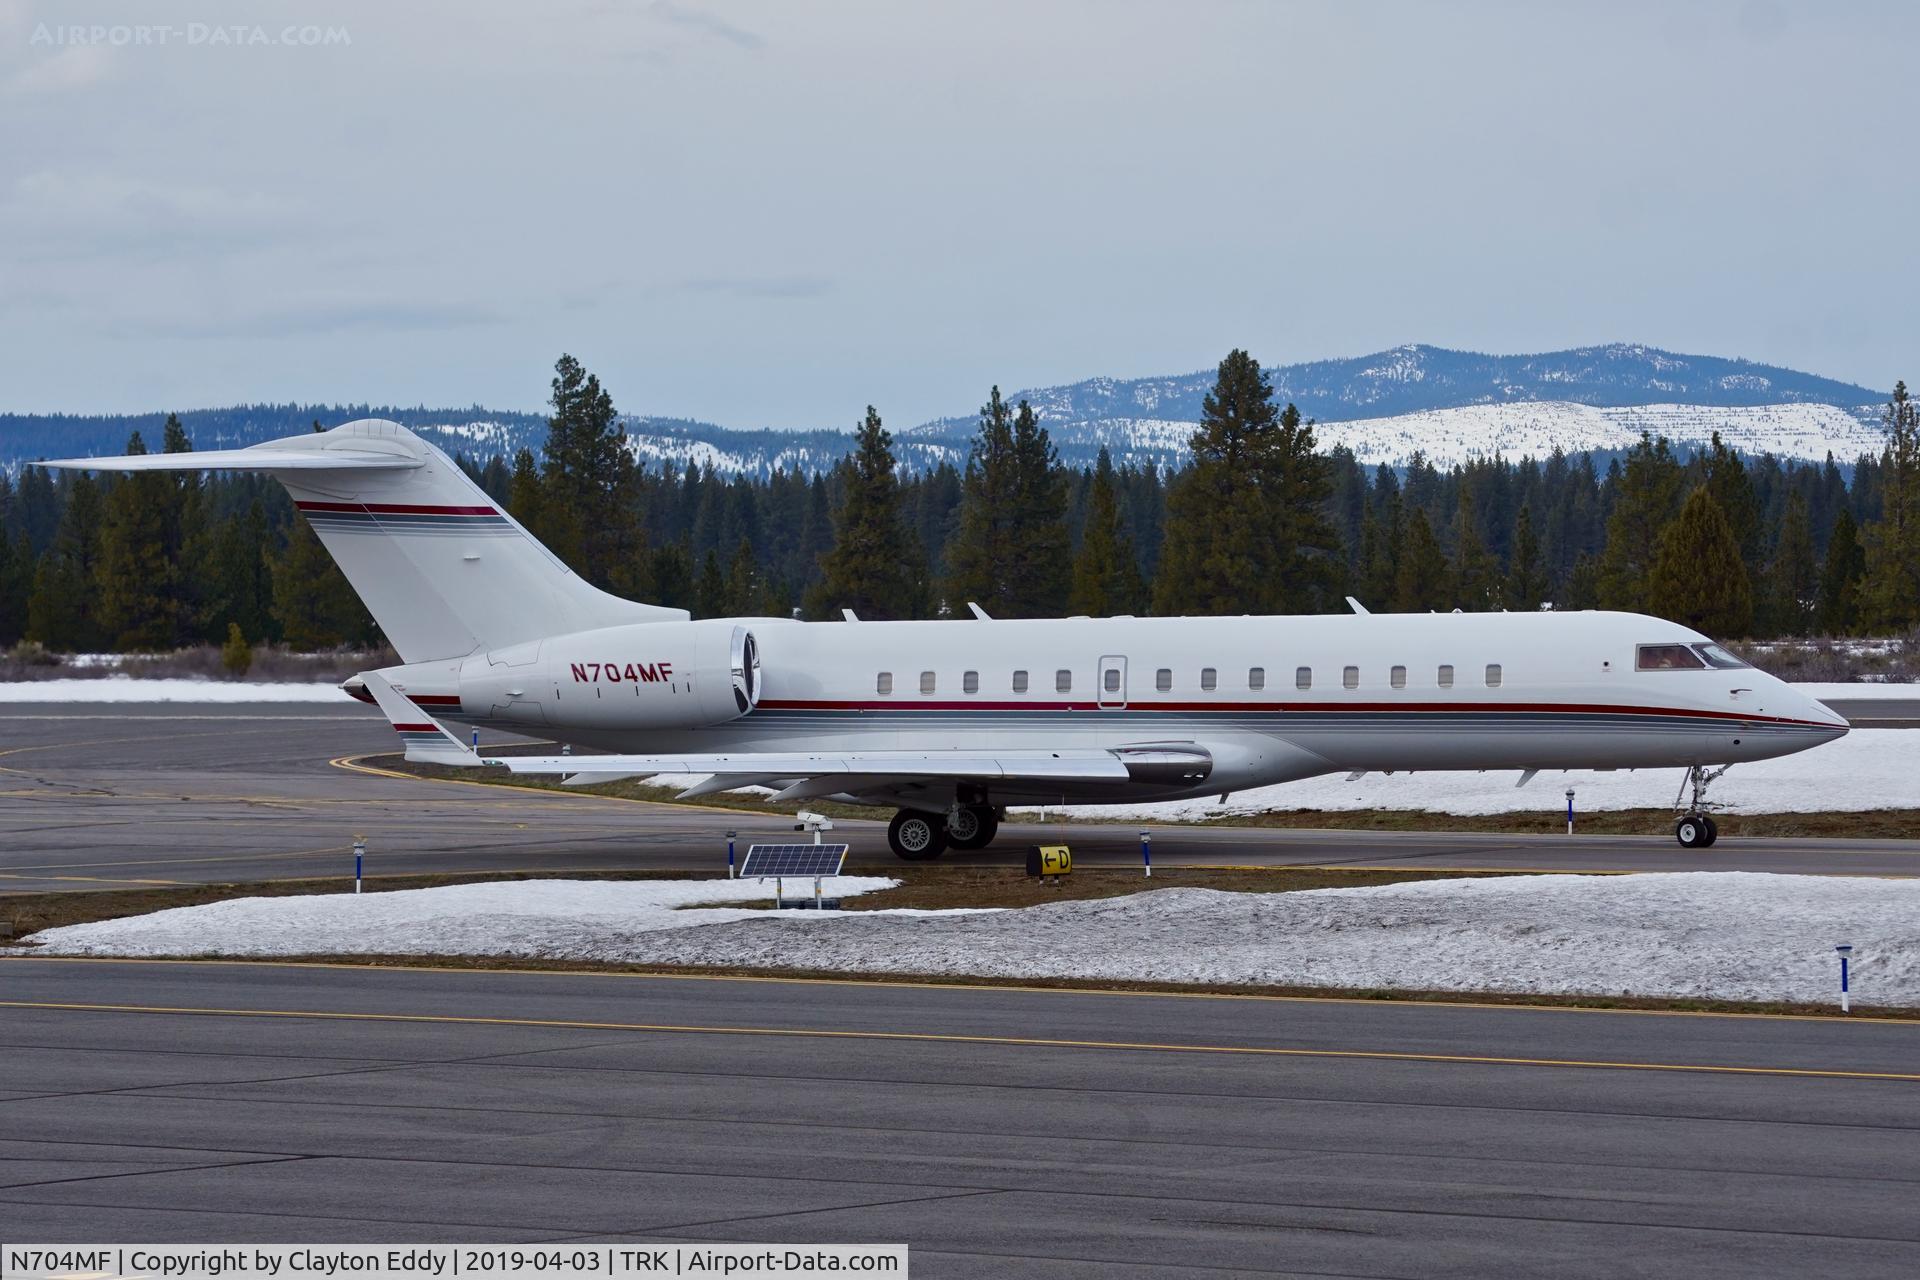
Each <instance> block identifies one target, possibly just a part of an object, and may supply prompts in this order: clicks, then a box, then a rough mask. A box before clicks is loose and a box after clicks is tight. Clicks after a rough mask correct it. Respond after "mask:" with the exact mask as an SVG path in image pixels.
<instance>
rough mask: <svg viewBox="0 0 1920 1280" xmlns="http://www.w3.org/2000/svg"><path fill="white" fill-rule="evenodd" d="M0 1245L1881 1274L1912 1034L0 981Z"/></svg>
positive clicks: (489, 985) (1336, 1014) (1143, 1006)
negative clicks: (553, 1249)
mask: <svg viewBox="0 0 1920 1280" xmlns="http://www.w3.org/2000/svg"><path fill="white" fill-rule="evenodd" d="M0 984H3V985H4V992H3V993H0V1061H4V1062H5V1063H6V1072H5V1076H4V1078H3V1079H0V1155H4V1157H5V1158H4V1160H0V1222H4V1223H5V1232H6V1235H7V1237H8V1239H9V1240H15V1241H19V1240H53V1241H75V1240H145V1241H212V1240H218V1241H232V1242H241V1241H296V1242H297V1241H322V1240H325V1241H368V1242H391V1241H435V1240H456V1241H462V1240H464V1241H488V1240H501V1241H507V1240H523V1241H532V1240H544V1241H554V1240H567V1239H577V1238H583V1237H592V1238H596V1239H598V1238H612V1239H619V1240H633V1241H648V1240H651V1241H654V1242H666V1241H683V1242H697V1241H703V1240H719V1241H736V1242H744V1241H773V1242H807V1241H822V1242H826V1241H867V1242H899V1241H904V1242H906V1243H908V1244H909V1245H910V1246H911V1247H912V1250H913V1256H912V1260H913V1268H914V1273H915V1274H916V1275H920V1276H1006V1275H1018V1276H1029V1275H1031V1276H1061V1277H1094V1276H1128V1275H1147V1274H1195V1275H1197V1274H1202V1273H1211V1272H1220V1271H1242V1272H1262V1273H1285V1274H1295V1275H1319V1276H1325V1275H1339V1276H1381V1277H1385V1276H1430V1277H1462V1278H1463V1280H1464V1278H1471V1280H1490V1278H1493V1277H1539V1276H1555V1277H1586V1276H1593V1277H1618V1276H1627V1275H1660V1276H1669V1275H1685V1276H1689V1277H1695V1278H1697V1280H1711V1278H1713V1277H1749V1276H1756V1275H1797V1276H1812V1275H1829V1276H1847V1277H1850V1278H1852V1280H1860V1278H1864V1277H1878V1276H1887V1277H1895V1276H1898V1277H1908V1276H1912V1275H1914V1274H1916V1273H1920V1214H1916V1213H1915V1211H1914V1206H1915V1204H1916V1202H1917V1200H1920V1053H1916V1050H1917V1049H1920V1025H1915V1024H1912V1023H1907V1024H1895V1023H1888V1022H1871V1021H1864V1020H1863V1021H1855V1022H1845V1021H1840V1020H1829V1019H1778V1018H1773V1019H1757V1018H1747V1017H1713V1016H1699V1015H1678V1014H1664V1015H1663V1014H1645V1013H1602V1012H1581V1011H1571V1010H1543V1009H1532V1010H1529V1009H1501V1008H1488V1007H1472V1006H1421V1005H1404V1004H1374V1003H1367V1002H1340V1001H1300V1000H1270V999H1237V998H1209V997H1178V996H1162V995H1126V994H1103V993H1094V992H1059V991H1034V990H1018V989H995V988H978V987H976V988H942V987H932V986H913V985H899V986H892V985H889V986H874V985H860V984H844V983H804V982H781V981H761V980H737V979H699V978H690V979H674V978H648V977H631V976H614V975H582V974H551V973H513V972H471V971H467V972H461V971H447V970H407V969H387V970H381V969H355V968H340V967H318V966H315V967H306V966H289V965H247V964H206V963H191V962H176V963H166V962H137V961H136V962H121V961H59V960H39V959H0Z"/></svg>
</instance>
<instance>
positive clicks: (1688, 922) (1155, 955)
mask: <svg viewBox="0 0 1920 1280" xmlns="http://www.w3.org/2000/svg"><path fill="white" fill-rule="evenodd" d="M886 883H888V882H886V881H880V880H871V879H868V880H861V879H856V878H851V877H849V878H846V879H841V880H836V881H834V882H833V883H832V884H831V886H830V891H831V892H835V893H838V894H841V895H846V894H849V893H852V892H854V891H856V890H858V889H862V888H867V889H871V888H878V887H880V886H882V885H884V884H886ZM769 893H770V886H767V885H760V884H756V883H755V882H753V881H733V882H728V881H651V882H614V883H608V882H578V881H551V880H549V881H526V882H520V883H512V884H493V885H466V886H460V887H457V888H446V889H421V890H413V891H409V892H400V893H377V894H368V895H365V896H362V897H359V898H355V897H354V896H352V895H350V894H341V895H328V896H324V897H300V898H251V899H237V900H234V901H230V902H222V903H215V904H212V905H209V906H203V907H187V908H181V909H179V910H174V911H164V912H158V913H156V914H154V915H150V916H140V917H134V918H131V919H125V920H111V921H103V922H100V923H97V924H86V925H72V926H68V927H66V928H62V929H51V930H48V931H46V932H45V933H43V934H40V935H37V938H38V940H40V941H42V942H44V944H45V947H44V952H46V953H53V954H64V955H140V956H152V955H215V954H217V955H232V956H274V955H295V954H303V953H307V954H310V953H332V954H362V955H377V954H420V953H443V954H464V955H490V956H502V957H571V958H579V959H594V960H611V961H625V962H634V963H652V964H676V965H713V966H748V967H768V968H773V967H778V968H798V969H824V970H837V971H841V972H854V973H902V974H945V975H968V976H982V977H1007V978H1038V977H1079V978H1096V979H1116V980H1132V981H1151V982H1193V983H1216V984H1260V985H1289V986H1292V985H1298V986H1321V987H1385V988H1400V989H1420V990H1447V991H1515V992H1553V993H1587V994H1601V995H1621V994H1630V995H1638V996H1656V995H1657V996H1697V997H1708V998H1718V999H1736V1000H1804V1001H1822V1000H1832V999H1834V998H1835V994H1836V988H1837V985H1838V984H1837V980H1836V964H1835V958H1834V952H1833V946H1834V944H1835V943H1838V942H1848V943H1851V944H1853V947H1854V953H1853V956H1854V971H1853V991H1854V998H1855V999H1856V1000H1858V1001H1860V1002H1861V1003H1863V1004H1887V1005H1915V1004H1920V880H1871V879H1857V878H1843V877H1822V876H1776V875H1759V874H1748V873H1737V872H1697V873H1689V874H1657V875H1634V876H1524V877H1514V878H1510V879H1486V880H1439V881H1427V882H1424V883H1407V884H1393V885H1382V886H1378V887H1374V888H1365V889H1323V890H1316V891H1312V892H1305V893H1277V894H1253V893H1223V892H1218V891H1215V890H1209V889H1163V890H1158V891H1155V892H1150V893H1139V894H1133V895H1131V896H1128V897H1123V898H1106V899H1100V900H1096V901H1076V902H1061V903H1055V904H1049V905H1046V906H1040V907H1029V908H1025V909H1023V910H1009V911H977V912H951V911H930V912H905V911H880V912H846V913H840V912H809V911H793V912H782V913H780V914H778V915H773V914H770V913H767V912H764V911H760V912H755V911H747V910H743V909H740V908H737V907H724V906H723V907H694V908H692V909H689V910H678V911H676V910H675V909H674V908H676V907H684V906H687V905H688V904H693V903H710V902H716V901H739V900H741V899H742V898H751V897H756V896H757V897H759V898H762V899H764V898H765V897H767V896H768V894H769Z"/></svg>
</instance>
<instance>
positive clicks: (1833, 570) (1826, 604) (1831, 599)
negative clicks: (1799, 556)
mask: <svg viewBox="0 0 1920 1280" xmlns="http://www.w3.org/2000/svg"><path fill="white" fill-rule="evenodd" d="M1866 572H1867V556H1866V552H1864V551H1863V550H1861V547H1860V534H1859V532H1858V528H1857V526H1855V524H1854V522H1853V512H1851V511H1849V510H1847V508H1845V507H1842V508H1840V514H1839V515H1838V516H1836V517H1834V521H1833V533H1832V535H1831V536H1829V537H1828V539H1827V557H1826V560H1825V562H1824V563H1823V564H1822V566H1821V569H1820V608H1819V615H1818V616H1819V624H1820V631H1821V634H1823V635H1829V636H1843V635H1846V634H1848V633H1849V632H1851V631H1852V630H1853V628H1854V626H1855V625H1856V624H1857V623H1858V622H1859V620H1860V580H1861V579H1862V578H1863V577H1865V576H1866Z"/></svg>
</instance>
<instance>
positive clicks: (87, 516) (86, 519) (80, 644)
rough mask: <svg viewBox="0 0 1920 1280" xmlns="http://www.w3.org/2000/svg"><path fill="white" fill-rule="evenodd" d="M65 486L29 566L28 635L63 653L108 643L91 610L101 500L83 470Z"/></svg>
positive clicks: (102, 516)
mask: <svg viewBox="0 0 1920 1280" xmlns="http://www.w3.org/2000/svg"><path fill="white" fill-rule="evenodd" d="M65 489H66V499H67V501H66V509H65V510H64V511H62V512H61V513H60V523H59V525H58V527H57V528H56V529H55V530H54V534H53V541H52V543H51V545H49V547H48V548H47V552H46V554H45V555H43V556H41V557H40V563H39V566H38V567H37V569H36V570H35V572H34V576H33V587H32V595H31V596H30V597H29V598H28V600H27V637H28V638H29V639H31V640H37V641H38V642H39V643H41V644H43V645H45V646H46V647H47V648H49V649H54V650H58V651H60V652H63V653H77V652H78V653H86V652H94V651H96V650H99V649H101V648H104V647H105V646H106V644H107V643H108V640H107V637H106V635H105V634H104V632H103V631H102V629H101V627H100V624H99V620H98V618H97V617H96V613H95V608H96V604H95V602H96V598H97V592H98V587H97V573H98V567H99V560H100V529H101V525H102V524H103V523H104V521H105V500H104V499H103V497H102V495H101V492H100V486H99V484H98V483H97V482H96V481H95V480H94V478H93V477H92V476H90V475H87V474H86V473H85V472H80V473H78V474H76V475H74V476H73V478H72V479H70V480H69V481H67V483H66V485H65Z"/></svg>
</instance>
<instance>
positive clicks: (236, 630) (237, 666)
mask: <svg viewBox="0 0 1920 1280" xmlns="http://www.w3.org/2000/svg"><path fill="white" fill-rule="evenodd" d="M220 665H221V666H222V667H225V668H226V671H227V674H228V675H230V676H232V677H233V678H234V679H236V680H238V679H240V678H241V677H243V676H245V675H246V674H247V672H248V670H250V669H251V668H252V666H253V646H252V645H250V644H248V643H247V638H246V636H244V635H242V634H241V632H240V624H239V623H237V622H229V623H228V624H227V642H226V643H225V644H223V645H221V646H220Z"/></svg>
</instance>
